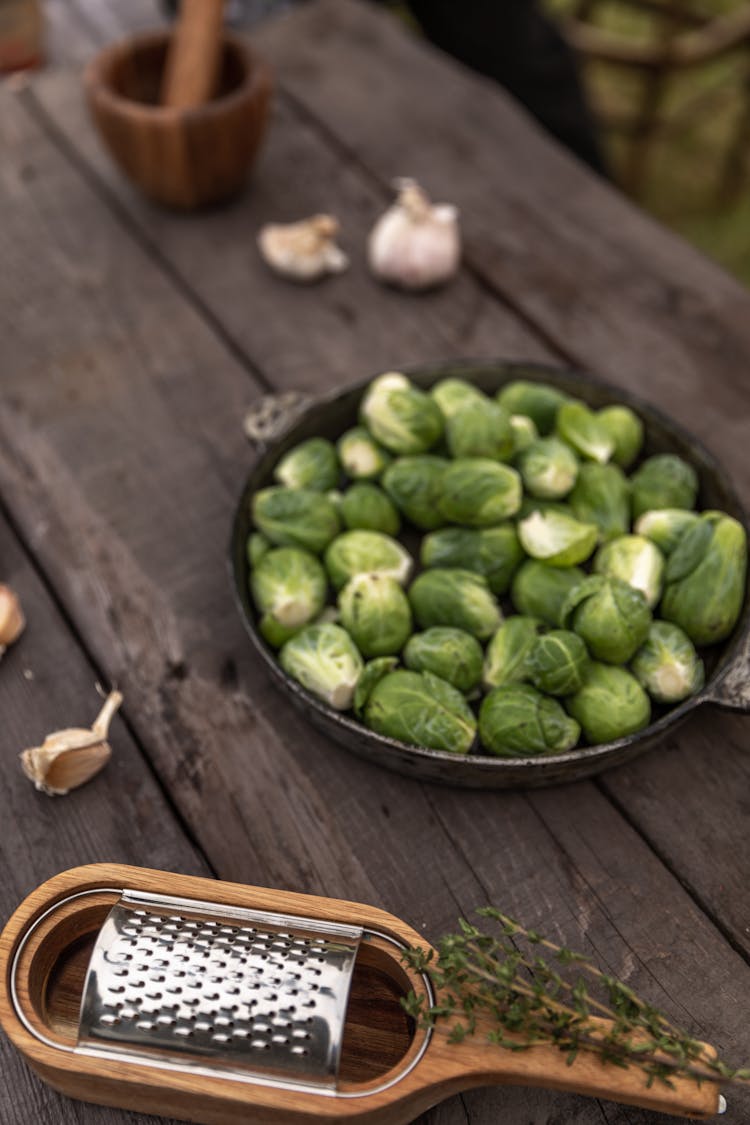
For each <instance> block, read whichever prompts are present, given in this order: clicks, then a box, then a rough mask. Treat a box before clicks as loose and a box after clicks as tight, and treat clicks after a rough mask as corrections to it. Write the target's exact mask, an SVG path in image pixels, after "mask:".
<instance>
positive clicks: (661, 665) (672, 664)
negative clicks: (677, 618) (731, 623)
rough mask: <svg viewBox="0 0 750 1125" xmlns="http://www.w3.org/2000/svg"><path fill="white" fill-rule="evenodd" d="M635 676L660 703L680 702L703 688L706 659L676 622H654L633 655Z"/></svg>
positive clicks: (632, 666) (632, 668)
mask: <svg viewBox="0 0 750 1125" xmlns="http://www.w3.org/2000/svg"><path fill="white" fill-rule="evenodd" d="M630 667H631V670H632V672H633V675H634V676H635V678H636V679H637V680H638V682H639V683H640V685H641V687H644V688H645V689H646V691H647V692H648V694H649V695H650V696H651V698H652V699H655V700H656V701H657V703H679V702H680V701H681V700H682V699H687V698H688V696H689V695H695V693H696V692H697V691H700V689H701V688H702V687H703V683H704V680H705V672H704V668H703V661H702V660H701V658H700V657H699V656H698V653H697V652H696V651H695V649H694V648H693V643H692V641H691V640H690V638H689V637H687V636H685V634H684V633H683V631H682V629H680V628H679V626H677V625H670V624H669V622H668V621H654V622H653V624H652V626H651V628H650V629H649V633H648V637H647V638H646V642H645V644H643V645H642V646H641V647H640V648H639V649H638V652H637V653H636V654H635V656H634V657H633V662H632V664H631V665H630Z"/></svg>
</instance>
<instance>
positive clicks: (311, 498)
mask: <svg viewBox="0 0 750 1125" xmlns="http://www.w3.org/2000/svg"><path fill="white" fill-rule="evenodd" d="M252 514H253V522H254V523H255V526H256V527H257V528H258V530H259V531H261V532H262V533H263V535H265V536H266V538H267V539H270V540H271V542H272V543H278V544H279V545H280V546H289V547H305V548H306V549H307V550H308V551H312V552H313V554H315V555H319V554H320V552H321V551H323V550H324V549H325V548H326V547H327V546H328V544H329V543H330V542H331V540H332V539H333V538H334V536H336V535H338V533H339V517H338V516H337V515H336V509H335V507H334V506H333V504H332V503H331V501H330V500H329V499H328V497H327V496H323V495H321V493H320V492H314V491H313V489H311V488H285V487H283V486H282V485H275V486H274V487H272V488H263V489H261V491H260V492H256V493H255V495H254V496H253V501H252Z"/></svg>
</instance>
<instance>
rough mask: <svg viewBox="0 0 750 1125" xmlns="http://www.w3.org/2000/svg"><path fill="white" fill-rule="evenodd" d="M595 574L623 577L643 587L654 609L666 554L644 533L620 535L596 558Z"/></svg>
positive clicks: (641, 588) (642, 591) (637, 588)
mask: <svg viewBox="0 0 750 1125" xmlns="http://www.w3.org/2000/svg"><path fill="white" fill-rule="evenodd" d="M594 571H595V573H596V574H605V575H607V576H608V577H610V578H621V579H622V581H623V582H627V584H628V586H632V587H633V589H635V590H640V591H641V593H642V594H643V596H644V598H645V599H646V604H647V605H648V606H649V607H650V608H651V609H653V608H654V606H655V605H656V603H657V602H658V600H659V598H660V597H661V589H662V584H663V582H664V556H663V555H662V553H661V551H660V550H659V548H658V547H657V546H655V545H654V544H653V543H652V542H651V540H650V539H645V538H644V537H643V536H642V535H621V536H620V537H619V539H610V541H609V543H605V544H604V546H602V547H600V548H599V550H598V551H597V553H596V556H595V558H594Z"/></svg>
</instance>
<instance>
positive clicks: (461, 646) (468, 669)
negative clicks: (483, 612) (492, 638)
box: [403, 625, 484, 693]
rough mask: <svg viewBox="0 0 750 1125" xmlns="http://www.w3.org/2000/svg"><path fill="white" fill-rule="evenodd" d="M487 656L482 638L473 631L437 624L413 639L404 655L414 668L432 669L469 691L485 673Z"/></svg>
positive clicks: (443, 677) (406, 662) (433, 671)
mask: <svg viewBox="0 0 750 1125" xmlns="http://www.w3.org/2000/svg"><path fill="white" fill-rule="evenodd" d="M483 656H484V654H483V653H482V647H481V645H480V644H479V641H478V640H477V639H476V637H472V636H471V634H470V633H466V632H464V630H463V629H452V628H449V627H448V626H441V625H435V626H434V627H433V628H432V629H427V630H425V632H424V633H415V634H414V636H413V637H411V638H410V639H409V642H408V644H407V646H406V648H405V649H404V656H403V659H404V664H405V665H406V667H407V668H411V670H412V671H413V672H432V673H433V675H435V676H439V677H440V679H441V680H447V682H448V683H449V684H453V686H454V687H455V688H458V690H459V691H462V692H464V693H467V692H470V691H473V690H474V688H475V687H476V686H477V684H478V683H479V681H480V679H481V677H482V661H483Z"/></svg>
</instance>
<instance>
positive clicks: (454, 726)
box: [364, 668, 477, 754]
mask: <svg viewBox="0 0 750 1125" xmlns="http://www.w3.org/2000/svg"><path fill="white" fill-rule="evenodd" d="M364 719H365V723H366V725H367V726H368V727H370V729H371V730H374V731H377V733H378V734H383V735H386V736H387V737H388V738H396V739H398V740H399V741H400V742H406V743H408V744H409V745H410V746H426V747H427V748H428V749H430V750H447V751H449V752H450V753H452V754H466V753H468V751H469V749H470V747H471V744H472V742H473V741H474V737H475V735H476V729H477V722H476V719H475V718H474V713H473V711H472V710H471V708H470V707H469V705H468V703H467V702H466V700H465V699H464V697H463V695H462V694H461V692H460V691H458V689H457V688H454V687H453V685H452V684H449V683H446V681H445V680H441V679H440V678H439V677H438V676H433V675H432V673H431V672H410V671H405V670H402V669H400V668H399V669H397V670H396V671H395V672H390V673H388V675H386V676H383V678H382V679H381V680H380V681H379V682H378V683H377V684H376V685H375V687H374V688H373V689H372V691H371V692H370V697H369V699H368V700H367V703H366V704H365V711H364Z"/></svg>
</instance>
